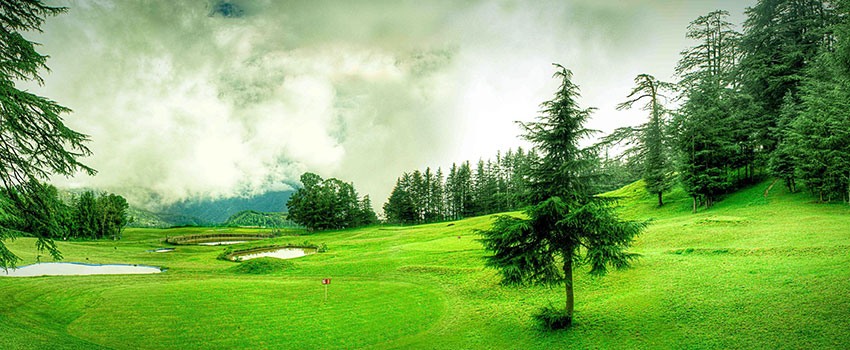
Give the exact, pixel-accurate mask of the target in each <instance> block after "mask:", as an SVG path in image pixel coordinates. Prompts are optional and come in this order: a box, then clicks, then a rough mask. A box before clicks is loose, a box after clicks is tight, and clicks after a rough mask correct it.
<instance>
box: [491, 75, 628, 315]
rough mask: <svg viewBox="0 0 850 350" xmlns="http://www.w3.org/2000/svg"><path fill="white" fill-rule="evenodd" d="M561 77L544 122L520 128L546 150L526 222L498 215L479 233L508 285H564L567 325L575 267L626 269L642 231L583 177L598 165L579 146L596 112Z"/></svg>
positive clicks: (598, 270) (594, 270) (546, 107)
mask: <svg viewBox="0 0 850 350" xmlns="http://www.w3.org/2000/svg"><path fill="white" fill-rule="evenodd" d="M556 67H557V68H558V70H557V72H556V74H555V77H556V78H558V79H560V80H561V85H560V87H559V89H558V91H557V92H556V94H555V98H554V99H553V100H551V101H546V102H544V103H543V104H542V107H543V110H542V112H541V113H542V115H541V116H540V117H538V121H536V122H531V123H521V125H522V126H523V128H524V130H525V134H524V135H523V137H525V138H526V139H528V140H529V141H531V142H532V143H534V144H535V146H536V147H537V148H538V149H539V150H540V153H541V158H540V161H539V162H537V163H535V165H534V167H533V173H532V174H533V175H532V179H533V182H532V186H533V190H534V193H533V197H534V198H536V199H537V201H536V204H535V205H534V206H532V207H531V208H529V209H528V210H526V215H527V216H528V218H517V217H512V216H508V215H503V216H499V217H498V218H497V219H496V222H495V223H494V224H493V227H492V228H491V229H489V230H486V231H481V232H480V233H481V234H482V235H483V236H484V238H483V239H482V242H483V244H484V246H485V248H486V249H487V250H488V251H489V252H490V253H491V254H492V255H489V256H487V257H486V259H487V265H488V266H491V267H494V268H496V269H498V270H499V272H500V273H501V276H502V279H503V282H505V283H516V284H523V283H533V284H560V283H564V284H565V286H566V290H565V292H566V304H565V308H564V311H563V313H562V315H563V318H562V320H561V321H563V322H561V324H569V323H570V322H571V320H572V316H573V305H574V303H573V278H572V275H573V269H574V268H575V267H577V266H579V265H580V264H583V263H587V264H589V265H590V271H591V272H592V273H595V274H602V273H605V271H606V270H607V266H608V265H611V266H614V267H616V268H621V267H626V266H628V265H629V263H630V262H631V260H632V259H634V258H636V255H635V254H631V253H628V252H626V251H625V249H626V248H627V247H628V246H629V245H630V244H631V241H632V239H633V238H634V237H635V236H636V235H637V234H638V233H639V232H640V231H641V228H642V225H641V224H637V223H633V222H627V221H621V220H619V219H618V218H617V217H616V216H615V215H614V213H613V211H612V209H611V208H610V207H608V206H607V205H606V204H605V203H600V202H599V201H598V200H597V199H595V197H594V196H593V193H592V184H591V183H590V181H589V179H588V178H587V177H586V176H584V174H587V173H588V172H589V169H588V167H592V166H593V162H592V161H590V160H588V158H589V156H590V155H591V153H592V152H590V151H589V150H587V149H582V148H580V147H579V145H578V143H579V140H581V139H582V138H584V137H585V136H587V135H589V134H590V133H591V132H592V131H591V130H588V129H585V128H584V127H583V125H584V123H585V122H586V121H587V119H588V118H589V116H590V113H591V111H592V109H581V108H579V106H578V104H577V102H576V98H577V97H578V96H579V89H578V86H576V85H575V84H573V83H572V82H571V81H570V79H571V77H572V74H571V72H570V71H569V70H567V69H566V68H564V67H562V66H560V65H556Z"/></svg>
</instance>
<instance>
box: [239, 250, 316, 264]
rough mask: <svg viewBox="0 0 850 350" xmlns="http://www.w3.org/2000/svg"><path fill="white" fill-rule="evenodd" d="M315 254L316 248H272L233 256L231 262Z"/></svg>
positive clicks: (290, 257)
mask: <svg viewBox="0 0 850 350" xmlns="http://www.w3.org/2000/svg"><path fill="white" fill-rule="evenodd" d="M314 253H316V248H294V247H289V248H272V249H268V250H257V251H251V252H245V253H244V254H238V255H234V256H233V257H232V258H231V259H232V260H234V261H235V260H243V261H244V260H250V259H255V258H262V257H270V258H278V259H292V258H299V257H302V256H305V255H310V254H314Z"/></svg>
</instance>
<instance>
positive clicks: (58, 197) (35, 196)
mask: <svg viewBox="0 0 850 350" xmlns="http://www.w3.org/2000/svg"><path fill="white" fill-rule="evenodd" d="M30 188H39V189H40V190H39V191H27V192H24V191H17V192H14V193H13V195H15V196H17V197H18V198H17V199H16V201H12V200H10V199H9V198H8V197H4V198H3V201H2V202H3V205H4V207H3V213H2V214H3V216H2V219H0V221H2V225H3V226H5V227H10V228H12V229H14V230H17V231H19V232H21V233H22V234H24V235H30V234H32V232H46V233H49V234H50V237H51V238H53V239H68V238H82V239H101V238H110V239H119V238H121V232H122V231H123V230H124V227H125V226H127V224H128V223H130V222H131V221H132V218H131V217H129V216H128V215H127V209H128V208H129V205H128V204H127V200H126V199H124V197H121V196H119V195H117V194H114V193H95V192H93V191H85V192H81V193H78V194H72V193H64V194H62V193H60V192H59V191H58V190H57V189H56V187H54V186H52V185H46V184H32V185H31V187H30ZM13 203H18V204H14V205H13ZM39 210H43V211H46V212H48V213H49V214H50V217H51V218H52V219H51V220H41V219H39V217H38V216H37V215H34V214H33V213H34V212H36V211H39Z"/></svg>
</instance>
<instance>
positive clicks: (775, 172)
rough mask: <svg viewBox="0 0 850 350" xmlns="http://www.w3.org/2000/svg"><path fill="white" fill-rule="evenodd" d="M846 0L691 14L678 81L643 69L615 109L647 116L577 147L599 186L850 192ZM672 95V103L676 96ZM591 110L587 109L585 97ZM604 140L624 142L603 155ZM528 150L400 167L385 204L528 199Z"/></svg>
mask: <svg viewBox="0 0 850 350" xmlns="http://www.w3.org/2000/svg"><path fill="white" fill-rule="evenodd" d="M848 7H850V5H848V3H847V2H846V1H845V2H831V1H760V2H758V4H757V5H756V6H754V7H752V8H750V9H748V10H747V12H746V15H747V19H746V21H745V22H744V23H743V26H742V27H743V32H738V31H736V30H735V25H734V24H733V23H730V22H729V21H728V17H729V13H728V12H726V11H722V10H718V11H713V12H711V13H708V14H706V15H704V16H701V17H699V18H697V19H695V20H694V21H692V22H691V23H690V25H689V26H688V28H687V32H686V36H687V37H688V38H690V39H692V40H693V41H694V42H695V45H694V46H692V47H689V48H685V49H684V50H683V51H682V52H681V59H680V60H679V62H678V64H677V66H676V67H675V72H676V74H677V78H678V81H677V82H674V83H671V82H664V81H660V80H658V79H656V78H655V77H653V76H651V75H648V74H640V75H638V76H637V77H635V79H634V81H635V87H634V89H633V90H632V91H631V93H630V94H629V95H628V96H624V97H623V99H624V102H623V103H621V104H620V105H619V106H618V108H619V109H629V108H636V107H638V108H641V109H643V110H645V111H646V112H647V115H648V118H647V121H646V122H645V123H643V124H641V125H638V126H633V127H623V128H619V129H617V130H615V131H614V132H613V133H611V134H610V135H606V136H604V137H602V138H601V139H600V142H599V143H598V144H596V145H594V146H592V147H588V148H586V149H584V150H583V151H585V152H590V153H593V154H595V157H588V158H587V159H588V161H592V162H594V163H595V167H594V170H592V172H593V173H594V175H595V176H592V177H594V178H595V179H594V180H593V181H592V183H593V186H594V188H595V189H596V192H597V193H598V192H602V191H605V190H610V189H613V188H615V187H616V186H619V185H622V184H625V183H627V182H629V181H632V180H635V179H637V178H643V179H644V180H645V182H646V189H647V191H648V192H650V193H652V194H653V195H657V197H658V204H659V205H663V194H664V193H665V192H666V191H668V190H670V189H671V188H672V187H673V186H676V185H680V186H682V187H683V188H684V190H685V191H686V192H687V193H688V194H689V195H690V196H691V197H692V198H693V207H694V208H693V209H694V211H696V210H697V209H698V207H705V208H708V207H710V206H711V205H712V204H713V203H714V202H715V201H717V200H719V199H720V198H721V197H722V196H723V195H725V194H727V193H730V192H732V191H734V190H736V189H737V188H740V187H742V186H746V185H749V184H752V183H754V182H756V181H758V180H760V179H761V178H764V177H766V176H772V177H775V178H776V179H778V180H781V181H782V182H783V183H784V184H785V185H786V186H787V187H788V188H789V189H790V190H791V191H799V190H802V189H805V190H806V191H808V192H810V193H811V194H812V195H814V196H816V197H817V198H818V199H819V200H820V201H845V202H847V203H848V204H850V23H848V11H849V10H850V8H848ZM674 107H675V108H674ZM591 111H592V109H591ZM612 149H621V150H622V152H621V153H620V154H619V155H618V156H616V157H613V158H612V157H609V156H608V152H609V151H610V150H612ZM536 153H537V152H536V150H531V151H529V152H523V151H522V150H519V151H518V152H515V153H512V152H510V151H508V152H507V153H506V154H505V155H497V156H496V159H495V160H492V161H491V160H488V161H486V162H483V161H479V162H478V164H477V166H476V167H475V170H474V171H473V170H472V169H471V167H470V164H469V162H464V163H461V164H460V165H453V166H452V169H451V170H450V172H449V174H448V176H447V177H446V179H445V181H444V180H443V176H442V171H441V169H437V171H436V172H431V171H430V169H426V170H425V171H424V172H422V171H418V170H417V171H414V172H412V173H404V174H403V175H402V176H401V177H400V178H399V179H398V181H397V183H396V186H395V188H394V190H393V192H392V195H391V196H390V198H389V200H388V202H387V203H386V204H385V205H384V212H385V215H386V217H387V219H388V220H389V221H390V222H396V223H421V222H432V221H439V220H445V219H456V218H460V217H468V216H475V215H483V214H489V213H494V212H500V211H505V210H515V209H520V208H523V207H524V206H525V205H528V204H530V202H529V201H528V192H527V191H528V172H529V171H530V170H531V169H532V164H535V163H536V159H535V158H536V157H537V155H536Z"/></svg>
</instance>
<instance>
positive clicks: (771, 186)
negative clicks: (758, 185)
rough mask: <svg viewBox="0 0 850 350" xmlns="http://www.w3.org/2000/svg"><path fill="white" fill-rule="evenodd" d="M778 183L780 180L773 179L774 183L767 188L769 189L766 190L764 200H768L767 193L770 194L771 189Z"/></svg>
mask: <svg viewBox="0 0 850 350" xmlns="http://www.w3.org/2000/svg"><path fill="white" fill-rule="evenodd" d="M776 181H779V179H773V182H771V183H770V186H767V189H766V190H764V198H767V193H768V192H770V189H771V188H773V185H776Z"/></svg>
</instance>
